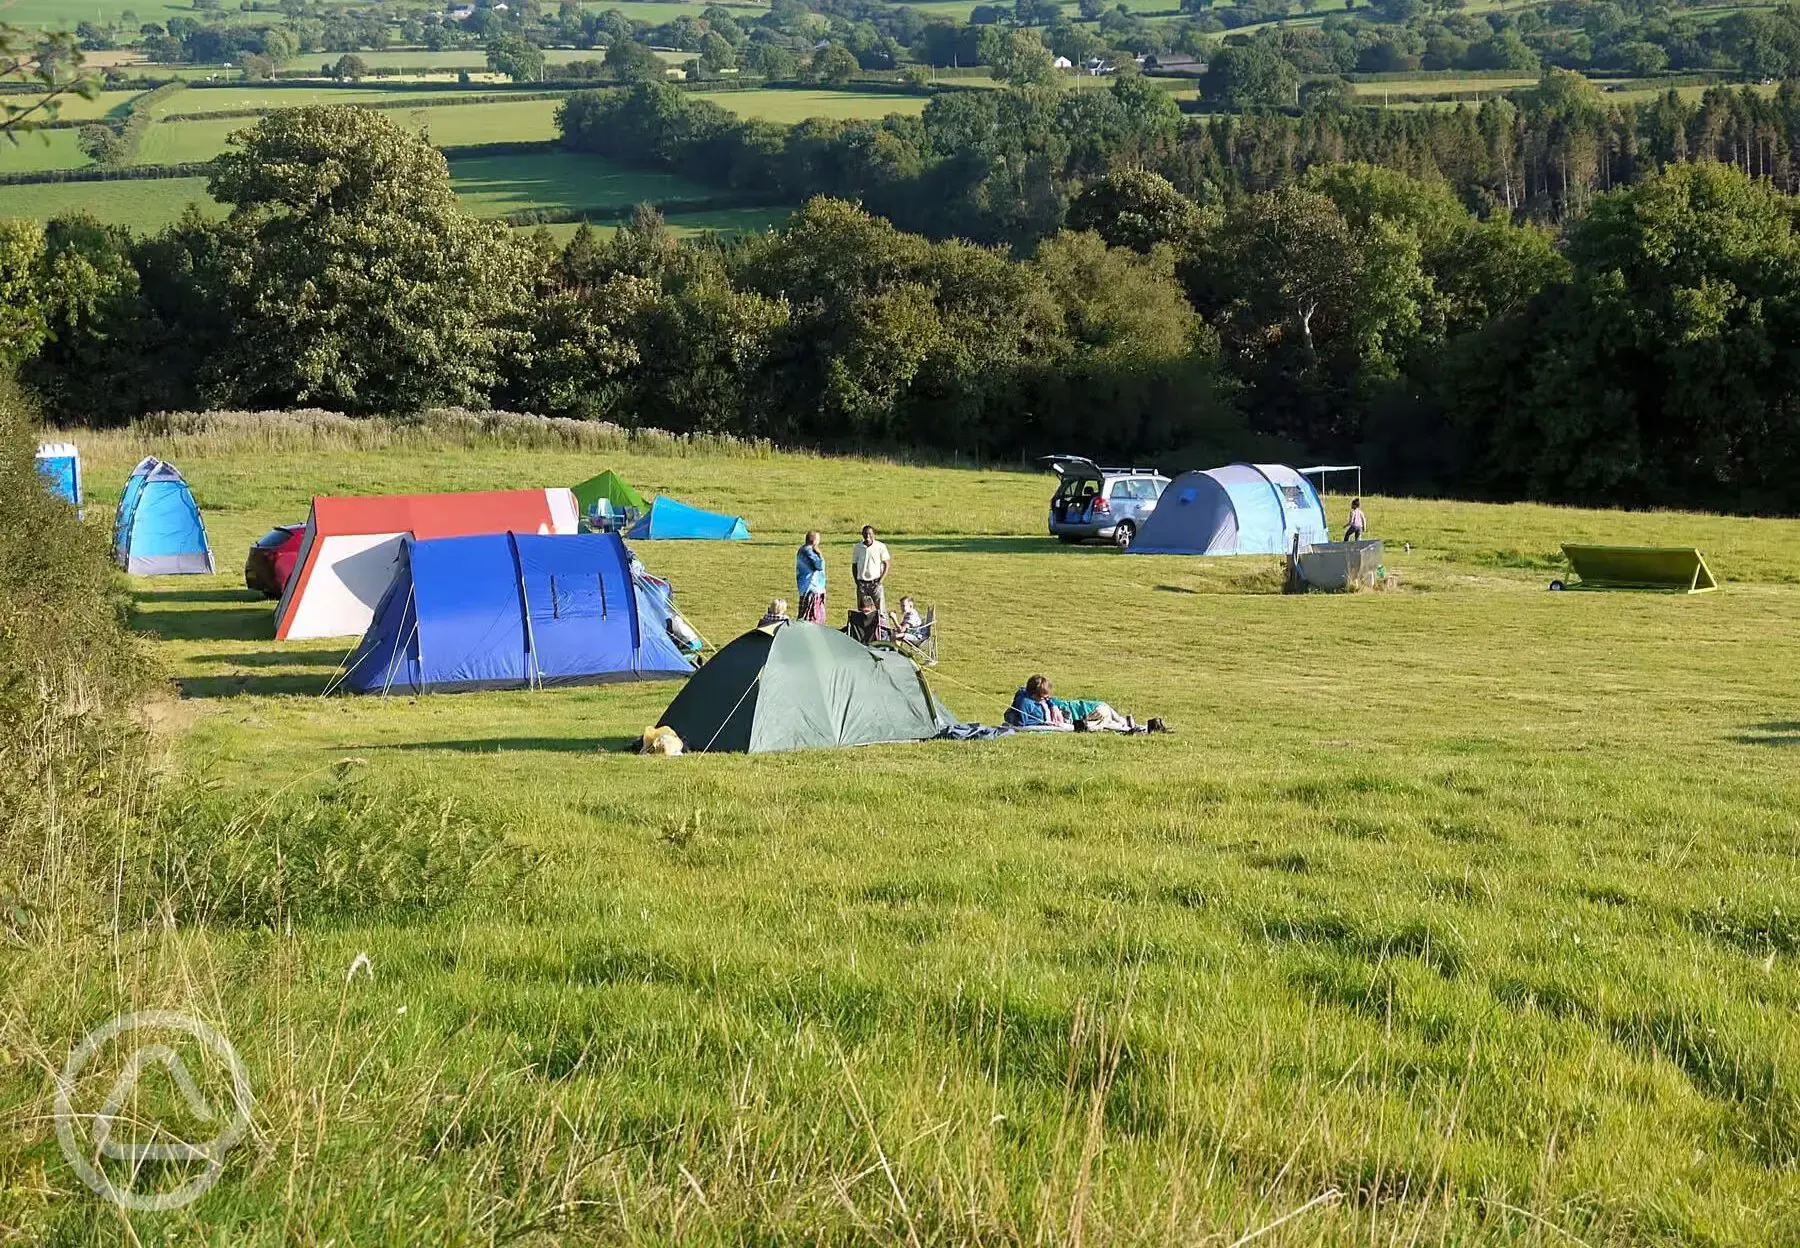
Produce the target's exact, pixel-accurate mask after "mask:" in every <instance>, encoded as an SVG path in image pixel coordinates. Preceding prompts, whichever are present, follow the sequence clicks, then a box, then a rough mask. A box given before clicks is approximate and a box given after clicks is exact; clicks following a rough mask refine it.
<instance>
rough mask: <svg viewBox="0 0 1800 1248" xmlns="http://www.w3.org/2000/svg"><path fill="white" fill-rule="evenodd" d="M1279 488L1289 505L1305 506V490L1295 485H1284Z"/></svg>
mask: <svg viewBox="0 0 1800 1248" xmlns="http://www.w3.org/2000/svg"><path fill="white" fill-rule="evenodd" d="M1279 488H1280V490H1281V495H1282V497H1283V498H1285V499H1287V504H1288V506H1289V507H1304V506H1306V491H1305V490H1302V489H1301V488H1300V487H1299V486H1297V485H1284V486H1281V487H1279Z"/></svg>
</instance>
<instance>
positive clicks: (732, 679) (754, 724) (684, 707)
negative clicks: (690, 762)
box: [657, 621, 959, 754]
mask: <svg viewBox="0 0 1800 1248" xmlns="http://www.w3.org/2000/svg"><path fill="white" fill-rule="evenodd" d="M657 723H658V724H659V725H661V726H664V727H667V728H671V729H673V730H674V731H675V734H676V735H677V736H679V737H680V738H681V741H682V745H683V746H684V747H685V749H686V750H687V752H689V753H692V754H706V753H714V754H717V753H727V752H736V753H745V752H747V753H751V754H763V753H769V752H773V751H777V750H804V749H815V748H819V747H824V746H836V745H874V744H877V743H879V742H884V741H924V740H927V739H929V738H931V737H935V736H938V735H939V734H940V733H942V732H944V731H945V730H947V729H949V728H953V727H957V726H959V725H958V721H957V719H956V717H955V716H954V715H952V714H951V713H950V712H949V711H948V710H946V709H945V708H944V706H943V704H942V703H940V702H939V701H938V700H937V699H936V698H935V697H933V696H932V693H931V690H930V689H929V688H928V687H927V686H926V684H925V678H924V676H922V675H921V674H920V672H919V669H918V668H917V667H916V666H915V665H914V664H913V661H912V660H911V659H909V658H907V657H906V656H905V655H903V654H900V653H898V652H897V651H893V650H872V649H870V648H869V647H868V646H865V645H863V644H861V643H860V642H857V641H852V640H851V639H850V638H849V637H846V636H845V635H844V634H843V633H840V632H837V631H835V630H833V629H829V628H826V627H824V626H823V625H821V624H808V623H803V622H798V621H796V622H794V623H791V624H777V625H775V626H773V627H771V628H757V629H752V630H751V631H750V632H747V633H745V634H744V635H743V636H742V637H739V638H738V639H737V640H736V641H734V642H732V643H731V644H730V645H728V646H726V647H725V648H724V649H723V650H720V651H719V652H718V653H717V654H716V655H714V656H713V657H712V658H711V659H710V660H708V661H707V664H706V666H704V667H702V668H701V669H700V670H699V671H697V672H695V673H694V675H693V677H692V678H691V679H690V680H689V681H688V683H687V684H686V685H685V686H683V687H682V690H681V692H680V693H678V694H676V695H675V700H674V701H673V702H671V703H669V707H668V709H667V710H665V711H664V712H663V714H662V718H661V719H660V720H658V721H657Z"/></svg>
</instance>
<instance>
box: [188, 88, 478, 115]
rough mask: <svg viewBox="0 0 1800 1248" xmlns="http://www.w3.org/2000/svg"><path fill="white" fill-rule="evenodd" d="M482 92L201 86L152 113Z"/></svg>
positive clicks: (434, 97) (433, 97) (453, 96)
mask: <svg viewBox="0 0 1800 1248" xmlns="http://www.w3.org/2000/svg"><path fill="white" fill-rule="evenodd" d="M483 94H488V93H487V92H483V91H479V90H477V91H458V90H455V89H454V88H452V89H450V90H446V91H443V92H436V91H434V92H432V93H431V94H430V95H429V96H428V97H421V96H420V94H419V93H418V92H413V91H407V92H400V91H383V90H382V89H380V88H379V87H323V86H322V87H273V88H271V87H264V86H249V87H204V88H201V89H200V90H197V91H196V90H192V89H190V90H187V91H178V92H176V93H175V94H174V95H171V96H169V97H168V98H166V99H164V100H162V101H161V102H159V103H158V104H157V106H156V116H158V117H164V116H167V115H169V114H171V113H179V114H188V113H217V112H224V111H226V110H227V109H242V108H262V109H276V108H299V107H300V106H301V105H305V104H373V103H387V102H390V101H401V100H416V101H418V102H420V103H421V104H431V103H433V102H437V101H442V100H452V99H458V98H462V97H466V96H471V95H483ZM472 107H479V105H476V106H472Z"/></svg>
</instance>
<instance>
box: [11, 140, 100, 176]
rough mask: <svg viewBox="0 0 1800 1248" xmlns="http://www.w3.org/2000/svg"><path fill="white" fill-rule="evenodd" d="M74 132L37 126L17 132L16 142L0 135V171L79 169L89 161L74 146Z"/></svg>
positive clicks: (21, 171) (29, 171) (32, 171)
mask: <svg viewBox="0 0 1800 1248" xmlns="http://www.w3.org/2000/svg"><path fill="white" fill-rule="evenodd" d="M76 133H77V132H76V131H74V130H39V131H37V132H35V133H32V134H23V135H20V136H19V141H18V142H17V143H9V142H7V141H6V140H4V139H0V173H36V172H38V171H39V170H43V169H79V168H81V167H82V166H83V165H86V164H89V163H91V162H90V161H89V160H88V158H87V157H86V156H84V155H83V154H82V151H81V149H80V148H79V147H77V146H76V143H75V136H76Z"/></svg>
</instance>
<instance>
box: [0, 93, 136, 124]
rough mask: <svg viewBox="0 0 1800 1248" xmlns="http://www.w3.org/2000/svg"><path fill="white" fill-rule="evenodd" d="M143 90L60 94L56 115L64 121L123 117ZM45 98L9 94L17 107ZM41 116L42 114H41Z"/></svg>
mask: <svg viewBox="0 0 1800 1248" xmlns="http://www.w3.org/2000/svg"><path fill="white" fill-rule="evenodd" d="M141 94H142V92H139V91H102V92H101V93H100V94H99V95H97V96H95V97H94V98H93V99H91V100H90V99H88V98H86V97H85V96H80V95H75V94H73V93H68V94H63V95H58V96H57V97H56V99H55V104H56V115H57V117H58V118H59V119H61V120H63V121H87V120H88V119H90V118H100V117H106V116H115V117H123V116H124V115H125V113H126V111H127V109H129V107H130V105H131V101H132V100H135V99H136V98H137V97H138V96H139V95H141ZM42 99H43V96H42V95H34V94H30V93H21V94H18V95H9V96H7V98H6V102H7V103H8V104H11V105H13V106H14V107H15V108H30V107H32V106H33V105H35V104H37V103H38V102H39V101H40V100H42ZM40 116H41V115H40Z"/></svg>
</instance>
